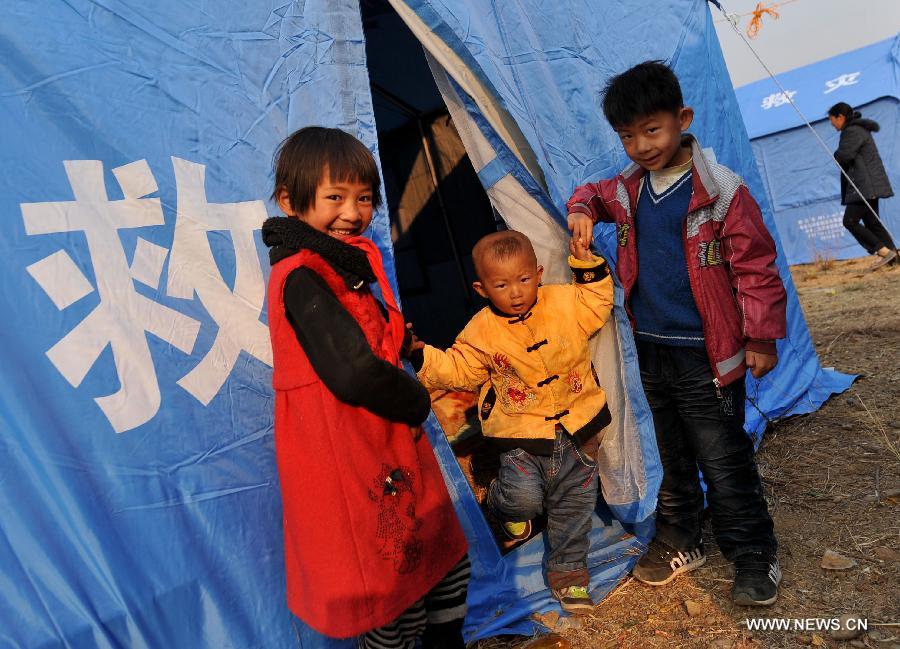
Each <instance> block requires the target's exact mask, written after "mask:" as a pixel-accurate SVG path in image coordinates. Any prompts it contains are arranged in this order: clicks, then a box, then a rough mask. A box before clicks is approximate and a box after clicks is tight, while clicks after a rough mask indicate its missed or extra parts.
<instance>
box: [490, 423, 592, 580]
mask: <svg viewBox="0 0 900 649" xmlns="http://www.w3.org/2000/svg"><path fill="white" fill-rule="evenodd" d="M597 490H598V480H597V463H596V458H595V457H589V456H588V455H587V454H586V453H584V452H583V451H582V450H581V449H579V448H578V445H577V443H576V442H575V440H574V439H573V438H572V436H571V435H569V434H568V433H567V432H566V431H565V430H564V429H563V428H562V426H557V428H556V439H555V441H554V445H553V453H552V454H551V455H547V456H544V455H533V454H531V453H529V452H527V451H525V450H523V449H521V448H517V449H513V450H512V451H509V452H508V453H504V454H503V455H502V456H501V457H500V474H499V475H498V477H497V479H496V480H495V481H494V482H493V483H491V487H490V489H489V490H488V495H487V505H488V507H489V508H490V509H491V511H492V513H493V514H494V515H495V516H496V517H497V518H499V519H500V520H502V521H529V520H531V519H533V518H535V517H536V516H537V515H539V514H540V513H542V512H546V514H547V537H546V540H547V553H546V566H547V583H548V585H549V586H550V587H551V588H554V589H559V588H564V587H566V586H587V585H588V577H589V575H588V570H587V553H588V547H589V545H590V542H589V540H588V534H589V533H590V531H591V514H593V513H594V509H595V508H596V506H597Z"/></svg>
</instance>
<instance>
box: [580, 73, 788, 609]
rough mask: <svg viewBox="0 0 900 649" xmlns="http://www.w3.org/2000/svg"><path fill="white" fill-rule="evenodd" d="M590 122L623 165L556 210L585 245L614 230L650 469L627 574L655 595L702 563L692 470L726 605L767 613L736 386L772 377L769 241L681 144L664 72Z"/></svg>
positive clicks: (778, 319) (625, 86) (780, 327)
mask: <svg viewBox="0 0 900 649" xmlns="http://www.w3.org/2000/svg"><path fill="white" fill-rule="evenodd" d="M603 111H604V114H605V115H606V118H607V120H608V121H609V123H610V124H611V125H612V127H613V128H614V129H615V131H616V133H617V134H618V135H619V138H620V139H621V141H622V145H623V146H624V148H625V153H626V154H627V155H628V157H629V158H631V160H632V161H633V162H634V164H633V165H631V166H629V167H628V168H627V169H625V171H623V172H622V173H621V174H619V175H618V176H616V177H615V178H613V179H610V180H603V181H600V182H598V183H588V184H586V185H583V186H581V187H578V188H577V189H576V190H575V193H574V194H573V195H572V198H571V199H569V202H568V204H567V207H568V212H569V216H568V221H569V229H570V230H572V233H573V235H574V236H575V237H577V238H580V239H581V240H582V241H583V242H584V245H587V244H588V243H589V242H590V240H591V235H592V230H593V226H594V224H595V223H596V222H597V221H605V222H609V223H615V225H616V234H617V237H616V238H617V242H618V246H619V247H618V263H617V270H618V274H619V278H620V279H621V281H622V284H623V287H624V289H625V299H626V305H627V307H628V311H629V315H630V317H631V320H632V324H633V326H634V332H635V339H636V343H637V351H638V360H639V364H640V369H641V380H642V382H643V384H644V390H645V392H646V394H647V401H648V402H649V404H650V408H651V410H652V411H653V421H654V425H655V428H656V439H657V444H658V446H659V452H660V458H661V460H662V464H663V480H662V485H661V486H660V490H659V498H658V503H657V510H656V538H655V539H654V540H653V542H652V543H651V544H650V547H649V548H648V551H647V553H646V554H645V555H644V556H643V557H641V559H640V560H639V561H638V563H637V565H636V566H635V568H634V572H633V574H634V576H635V577H636V578H637V579H639V580H640V581H643V582H644V583H647V584H651V585H657V586H658V585H662V584H666V583H669V582H670V581H671V580H672V579H674V578H675V577H676V576H677V575H679V574H681V573H683V572H687V571H690V570H694V569H695V568H698V567H700V566H701V565H703V564H704V563H705V562H706V555H705V553H704V550H703V542H702V539H701V534H700V522H701V516H702V513H703V493H702V491H701V488H700V483H699V480H698V475H697V468H698V466H699V468H700V470H701V471H702V472H703V477H704V480H705V482H706V485H707V498H708V501H709V507H710V512H711V514H712V524H713V532H714V535H715V538H716V542H717V543H718V544H719V548H720V549H721V550H722V553H723V554H724V555H725V557H726V558H727V559H729V560H730V561H733V562H734V563H735V568H736V569H735V579H734V587H733V590H732V597H733V599H734V602H735V603H736V604H743V605H768V604H772V603H773V602H774V601H775V600H776V598H777V597H778V584H779V582H780V580H781V571H780V570H779V568H778V560H777V558H776V550H777V543H776V540H775V534H774V531H773V525H772V519H771V517H770V516H769V513H768V509H767V506H766V501H765V499H764V498H763V494H762V485H761V483H760V479H759V473H758V471H757V468H756V464H755V461H754V457H753V446H752V444H751V442H750V439H749V437H748V436H747V435H746V433H745V432H744V428H743V424H744V400H745V392H744V374H745V372H746V370H747V369H750V371H751V372H752V374H753V376H755V377H757V378H759V377H762V376H764V375H765V374H766V373H767V372H769V371H770V370H771V369H772V368H773V367H775V364H776V363H777V362H778V356H777V354H776V349H775V340H776V339H778V338H783V337H784V336H785V332H786V320H785V304H786V296H785V291H784V286H783V285H782V283H781V279H780V277H779V275H778V269H777V268H776V266H775V243H774V241H773V240H772V237H771V236H770V235H769V233H768V231H767V230H766V227H765V225H764V224H763V221H762V217H761V215H760V211H759V207H758V206H757V204H756V202H755V201H754V200H753V197H752V196H750V192H749V191H748V190H747V187H746V186H745V185H744V184H743V182H742V181H741V179H740V178H739V177H738V176H737V175H735V174H734V173H733V172H732V171H731V170H729V169H727V168H726V167H723V166H722V165H718V164H715V163H713V162H710V161H708V160H706V159H705V158H704V156H703V153H702V151H701V149H700V145H699V144H698V142H697V140H696V139H694V137H693V136H691V135H687V134H684V131H686V130H687V129H688V127H689V126H690V124H691V121H692V119H693V116H694V111H693V109H691V108H690V107H688V106H684V103H683V100H682V94H681V87H680V85H679V83H678V79H677V77H676V76H675V74H674V73H673V72H672V71H671V70H670V69H669V68H668V67H666V66H665V65H663V64H662V63H659V62H646V63H642V64H640V65H637V66H635V67H634V68H632V69H630V70H628V71H626V72H624V73H622V74H620V75H619V76H617V77H614V78H613V79H612V80H610V82H609V84H608V85H607V87H606V92H605V96H604V99H603ZM639 263H640V272H638V264H639Z"/></svg>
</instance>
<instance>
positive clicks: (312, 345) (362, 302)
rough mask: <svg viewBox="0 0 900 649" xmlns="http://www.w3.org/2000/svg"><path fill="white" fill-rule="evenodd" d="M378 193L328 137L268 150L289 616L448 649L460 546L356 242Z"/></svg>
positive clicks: (315, 135) (371, 261)
mask: <svg viewBox="0 0 900 649" xmlns="http://www.w3.org/2000/svg"><path fill="white" fill-rule="evenodd" d="M379 186H380V179H379V176H378V169H377V167H376V165H375V159H374V158H373V157H372V154H371V153H370V152H369V150H368V149H367V148H366V147H365V146H364V145H363V144H362V143H361V142H359V140H357V139H356V138H354V137H352V136H351V135H348V134H347V133H344V132H343V131H340V130H337V129H326V128H320V127H308V128H304V129H301V130H299V131H297V132H296V133H294V134H293V135H291V136H290V137H289V138H288V139H287V140H285V141H284V143H282V145H281V147H280V149H279V151H278V160H277V163H276V168H275V191H274V195H273V197H274V198H275V199H276V200H277V202H278V205H279V207H280V208H281V210H282V211H283V212H284V213H285V215H286V216H287V218H272V219H268V220H267V221H266V222H265V224H264V225H263V240H264V241H265V243H266V245H268V246H269V247H270V248H271V250H270V252H269V257H270V261H271V263H272V274H271V277H270V278H269V295H268V301H269V302H268V304H269V311H268V314H269V331H270V334H271V338H272V348H273V352H274V372H273V377H272V383H273V385H274V388H275V453H276V459H277V462H278V474H279V478H280V481H281V492H282V503H283V508H284V541H285V569H286V571H287V597H288V607H289V608H290V610H291V611H292V612H293V613H294V614H295V615H296V616H297V617H299V618H300V619H301V620H302V621H303V622H305V623H306V624H307V625H309V627H311V628H312V629H313V630H314V631H315V632H317V634H324V635H325V636H328V637H332V638H352V637H354V636H360V635H361V634H365V637H364V638H359V637H356V638H354V639H352V640H348V643H347V645H346V646H348V647H349V646H352V647H354V649H355V648H356V647H359V646H364V647H367V648H370V647H406V646H410V644H411V643H415V641H416V638H419V637H421V638H422V646H423V647H426V648H432V649H438V648H440V649H462V647H464V646H465V643H464V642H463V639H462V624H463V618H464V617H465V613H466V590H467V585H468V574H469V562H468V558H467V556H466V540H465V536H464V535H463V532H462V528H461V527H460V524H459V521H458V520H457V518H456V513H455V511H454V509H453V504H452V502H451V500H450V497H449V495H448V493H447V488H446V485H445V484H444V480H443V477H442V475H441V471H440V468H439V467H438V464H437V460H436V459H435V457H434V452H433V451H432V449H431V446H430V444H429V442H428V438H427V437H426V436H425V434H424V433H423V432H422V430H421V428H420V425H421V424H422V422H423V421H424V420H425V418H426V417H427V416H428V412H429V410H430V407H431V402H430V399H429V397H428V393H427V392H426V390H425V388H423V387H422V386H421V385H419V383H418V382H417V381H416V380H415V378H413V377H412V376H410V375H408V374H407V373H406V372H404V371H403V369H402V368H401V367H400V364H399V353H400V348H401V345H402V343H403V338H404V324H403V316H402V315H401V313H400V311H399V310H398V309H397V304H396V302H395V301H394V298H393V295H392V293H391V287H390V285H389V284H388V282H387V281H386V279H385V273H384V267H383V266H382V262H381V255H380V254H379V252H378V249H377V248H376V247H375V244H374V243H372V241H370V240H369V239H366V238H364V237H363V236H362V234H363V232H365V230H366V228H367V227H368V226H369V223H370V221H371V220H372V211H373V209H374V208H375V207H377V206H378V203H379V201H380V196H379V191H378V190H379ZM375 283H377V284H378V288H379V290H380V293H381V297H382V300H383V303H382V301H380V300H378V299H377V298H376V297H375V295H374V294H373V293H372V291H371V290H370V285H372V284H375ZM307 639H310V636H309V635H307ZM315 640H318V641H319V642H321V638H320V637H317V638H315ZM360 643H361V644H360ZM302 644H304V646H307V644H306V643H302ZM332 644H333V643H332ZM332 644H329V646H332ZM309 646H319V644H317V643H315V642H314V643H313V644H310V645H309Z"/></svg>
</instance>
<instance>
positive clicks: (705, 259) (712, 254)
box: [697, 239, 723, 268]
mask: <svg viewBox="0 0 900 649" xmlns="http://www.w3.org/2000/svg"><path fill="white" fill-rule="evenodd" d="M697 256H698V257H699V258H700V267H701V268H703V267H707V266H720V265H721V264H722V263H723V260H722V242H721V241H719V240H718V239H713V240H712V241H701V242H700V243H699V244H698V245H697Z"/></svg>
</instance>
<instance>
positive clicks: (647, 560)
mask: <svg viewBox="0 0 900 649" xmlns="http://www.w3.org/2000/svg"><path fill="white" fill-rule="evenodd" d="M704 563H706V554H705V553H704V552H703V543H702V542H701V543H700V544H699V545H698V546H697V547H695V548H694V549H693V550H689V551H688V552H680V551H678V550H675V549H674V548H671V547H669V546H668V545H666V544H665V543H663V542H662V541H658V540H656V539H653V541H651V543H650V547H649V548H647V553H646V554H644V556H642V557H641V558H640V559H638V562H637V565H635V567H634V569H633V570H632V571H631V574H632V575H634V578H635V579H637V580H638V581H642V582H644V583H645V584H649V585H651V586H662V585H664V584H668V583H669V582H670V581H672V580H673V579H675V577H677V576H678V575H680V574H681V573H684V572H690V571H691V570H696V569H697V568H699V567H700V566H702V565H703V564H704Z"/></svg>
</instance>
